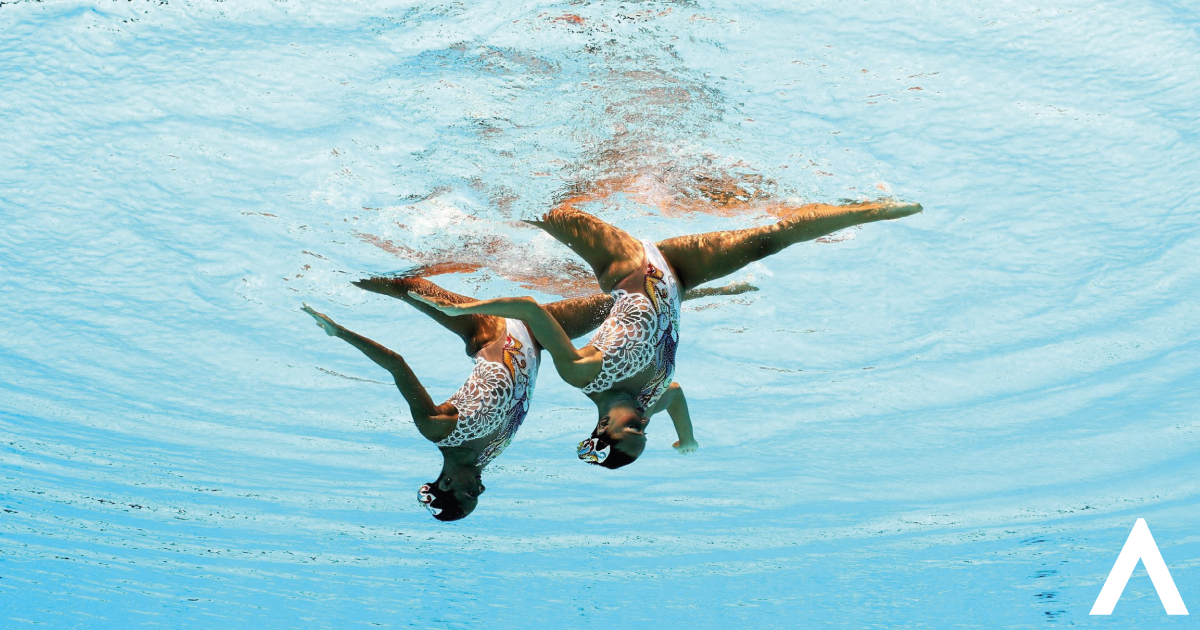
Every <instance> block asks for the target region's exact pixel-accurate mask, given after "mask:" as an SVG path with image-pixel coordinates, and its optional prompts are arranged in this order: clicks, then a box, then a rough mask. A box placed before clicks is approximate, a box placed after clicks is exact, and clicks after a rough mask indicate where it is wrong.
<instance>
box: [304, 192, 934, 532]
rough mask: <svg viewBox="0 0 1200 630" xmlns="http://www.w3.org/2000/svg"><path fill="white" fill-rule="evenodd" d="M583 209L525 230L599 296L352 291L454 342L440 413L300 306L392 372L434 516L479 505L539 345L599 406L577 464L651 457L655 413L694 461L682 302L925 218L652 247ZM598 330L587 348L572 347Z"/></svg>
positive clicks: (381, 287) (867, 218)
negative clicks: (584, 267)
mask: <svg viewBox="0 0 1200 630" xmlns="http://www.w3.org/2000/svg"><path fill="white" fill-rule="evenodd" d="M589 200H591V199H590V198H589V197H586V196H577V197H572V198H569V199H567V200H565V201H563V202H562V203H560V204H558V205H556V206H555V207H554V209H552V210H551V211H550V212H548V213H547V214H546V215H545V216H544V217H542V219H541V220H538V221H530V223H532V224H533V225H536V226H538V227H540V228H542V229H543V230H545V231H546V232H548V233H549V234H550V235H551V236H553V237H554V238H555V239H557V240H559V241H560V242H562V243H563V244H565V245H566V246H567V247H569V248H571V250H572V251H574V252H575V253H576V254H577V255H579V256H580V257H581V258H583V259H584V261H586V262H587V263H588V264H589V265H590V266H591V268H592V271H593V273H595V275H596V280H597V281H598V282H599V283H600V288H601V289H602V290H603V293H597V294H594V295H591V296H588V297H581V298H572V299H565V300H560V301H557V302H553V303H549V304H539V303H537V302H536V301H535V300H534V299H533V298H530V297H514V298H498V299H493V300H474V299H471V298H469V297H466V296H463V295H458V294H456V293H452V292H450V291H447V290H445V289H442V288H441V287H438V286H437V285H435V284H433V283H432V282H430V281H428V280H426V279H424V278H421V277H373V278H369V279H366V280H359V281H357V282H355V283H354V284H355V285H357V286H359V287H361V288H363V289H366V290H368V291H373V292H376V293H381V294H383V295H388V296H391V297H395V298H399V299H400V300H403V301H404V302H407V303H408V304H410V305H412V306H413V307H415V308H416V309H417V310H419V311H421V312H423V313H425V314H426V315H429V316H430V317H432V318H433V319H434V320H435V321H437V322H438V323H439V324H441V325H442V326H444V327H446V328H447V329H449V330H450V331H451V332H454V333H455V334H457V335H458V336H459V337H460V338H461V339H462V341H463V343H464V344H465V345H466V351H467V354H468V355H469V356H471V357H472V358H474V360H475V368H474V370H473V371H472V372H471V375H470V377H468V379H467V382H466V383H465V384H464V385H463V386H462V387H461V388H459V390H458V391H457V392H455V394H454V395H453V396H451V397H450V399H449V400H447V401H446V402H443V403H441V404H437V403H434V402H433V399H432V398H430V396H429V393H428V392H426V391H425V388H424V387H423V386H422V385H421V382H420V380H418V379H417V376H416V374H414V373H413V371H412V368H410V367H409V365H408V363H406V362H405V361H404V358H403V357H401V356H400V355H399V354H396V353H395V352H393V351H391V350H389V349H387V348H385V347H384V346H382V345H380V344H379V343H376V342H375V341H372V340H370V339H368V338H366V337H363V336H362V335H359V334H357V333H355V332H353V331H350V330H348V329H346V328H345V327H343V326H341V325H339V324H337V323H335V322H334V321H333V320H332V319H330V318H329V317H327V316H325V315H324V314H322V313H318V312H316V311H314V310H313V309H312V308H311V307H309V306H308V305H307V304H306V305H305V306H304V311H305V312H307V313H308V314H309V315H311V316H312V317H313V318H314V319H316V320H317V324H318V325H319V326H320V327H321V328H323V329H324V330H325V332H326V333H327V334H329V335H330V336H333V337H338V338H340V339H342V340H344V341H346V342H347V343H349V344H350V345H352V346H354V347H355V348H358V349H359V350H360V351H362V352H363V354H365V355H367V357H368V358H370V359H371V360H372V361H374V362H375V363H377V364H378V365H379V366H380V367H382V368H384V369H385V370H387V371H388V372H390V373H391V374H392V377H393V378H394V379H395V381H396V387H397V388H398V389H399V390H400V393H401V394H402V395H403V396H404V399H405V400H406V401H407V402H408V405H409V409H410V411H411V413H412V417H413V421H414V422H415V423H416V425H417V430H418V431H419V432H420V433H421V435H422V436H424V437H425V438H426V439H428V440H429V441H431V442H433V443H434V444H435V445H436V446H437V447H438V450H440V451H441V453H442V470H441V473H440V474H439V475H438V477H437V479H436V480H435V481H432V482H430V483H427V484H424V485H422V486H421V488H420V490H419V491H418V493H417V497H418V500H419V501H420V502H421V503H422V504H423V505H424V506H425V507H426V508H428V509H429V510H430V512H432V513H433V515H434V518H436V519H438V520H441V521H453V520H458V519H460V518H463V517H465V516H467V515H468V514H470V513H471V512H472V511H473V510H474V509H475V507H476V505H478V501H479V495H481V494H483V491H484V485H483V481H482V474H483V469H484V467H486V466H487V465H488V464H489V463H490V462H491V461H492V460H493V459H495V458H496V456H497V455H499V454H500V452H501V451H503V450H504V448H505V447H507V446H508V444H509V443H510V442H511V441H512V438H513V435H514V434H515V433H516V431H517V429H518V428H519V427H520V426H521V422H522V421H523V420H524V419H525V416H526V415H527V414H528V413H529V404H530V399H531V397H532V395H533V386H534V382H535V381H536V380H537V372H538V365H539V362H540V359H541V350H542V349H545V350H546V351H547V352H549V353H550V357H551V359H552V360H553V363H554V367H555V369H556V370H557V372H558V374H559V376H560V377H561V378H562V379H563V380H564V381H566V382H567V383H568V384H570V385H572V386H575V387H577V388H579V389H581V390H582V391H583V393H584V394H585V395H587V397H588V398H590V399H591V400H592V402H593V403H595V405H596V410H597V413H598V417H599V420H598V421H597V422H596V426H595V428H593V429H592V432H591V435H590V436H588V438H587V439H585V440H583V441H582V442H580V443H579V447H578V451H577V454H578V457H579V459H581V460H583V461H585V462H588V463H591V464H596V465H599V466H603V467H605V468H613V469H615V468H620V467H622V466H625V465H627V464H630V463H632V462H633V461H635V460H636V459H637V458H638V457H639V456H640V455H641V454H642V451H643V450H644V449H645V448H646V426H647V425H648V424H649V423H650V418H651V417H652V416H654V415H655V414H657V413H659V412H661V411H666V412H667V415H668V416H669V417H670V418H671V422H672V423H673V424H674V426H675V432H676V435H677V436H678V440H677V441H676V442H675V444H674V448H675V449H676V450H677V451H679V452H680V453H682V454H687V453H691V452H693V451H695V450H696V449H697V448H699V445H698V444H697V442H696V438H695V436H694V434H693V431H692V420H691V416H690V414H689V412H688V404H687V399H686V398H685V397H684V394H683V388H682V387H680V386H679V383H676V382H675V381H674V374H675V352H676V348H677V347H678V343H679V313H680V303H681V301H682V298H683V295H684V293H686V292H688V291H689V290H690V289H694V288H695V287H698V286H699V285H701V284H704V283H706V282H710V281H712V280H716V279H717V278H721V277H723V276H727V275H729V274H731V273H734V272H736V271H737V270H739V269H741V268H742V267H744V266H746V265H747V264H749V263H751V262H754V261H756V260H760V259H762V258H765V257H767V256H770V255H771V254H775V253H777V252H779V251H782V250H783V249H784V248H786V247H788V246H789V245H793V244H795V243H800V242H803V241H808V240H813V239H816V238H819V237H821V236H825V235H827V234H830V233H832V232H836V231H838V230H841V229H845V228H848V227H851V226H854V225H858V224H862V223H869V222H872V221H881V220H886V219H899V218H902V217H906V216H909V215H912V214H915V213H917V212H920V211H921V206H920V205H919V204H906V203H899V202H896V201H893V200H890V199H883V200H878V201H874V202H859V203H850V204H845V205H826V204H808V205H803V206H798V207H793V208H788V209H787V210H786V213H784V214H785V218H783V219H781V220H779V221H778V222H776V223H774V224H772V225H768V226H764V227H758V228H751V229H744V230H728V231H720V232H709V233H705V234H693V235H689V236H679V237H675V238H670V239H667V240H664V241H660V242H658V243H652V242H650V241H647V240H641V241H639V240H638V239H636V238H634V237H633V236H630V235H629V234H628V233H626V232H625V231H623V230H621V229H619V228H617V227H615V226H612V225H609V224H608V223H605V222H604V221H601V220H600V219H598V218H596V217H594V216H592V215H590V214H587V213H585V212H583V211H581V210H579V209H578V208H577V207H576V206H578V205H581V204H582V203H584V202H586V201H589ZM597 327H599V330H598V331H597V332H596V334H595V335H594V336H593V337H592V340H591V341H590V342H588V343H587V344H586V345H584V346H583V347H582V348H577V347H576V346H575V344H574V343H573V342H572V339H575V338H578V337H581V336H583V335H585V334H587V333H588V332H590V331H592V330H594V329H596V328H597Z"/></svg>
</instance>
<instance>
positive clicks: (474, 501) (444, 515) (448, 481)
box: [417, 468, 487, 521]
mask: <svg viewBox="0 0 1200 630" xmlns="http://www.w3.org/2000/svg"><path fill="white" fill-rule="evenodd" d="M486 489H487V488H484V487H483V480H482V479H481V478H480V474H479V472H478V471H477V470H475V469H472V468H459V469H456V470H453V471H450V472H447V471H445V470H443V471H442V474H441V475H439V476H438V478H437V481H433V482H430V483H427V484H425V485H423V486H421V489H420V490H418V491H417V501H419V502H420V503H421V505H423V506H425V508H426V509H428V510H429V512H430V513H432V514H433V518H436V519H437V520H439V521H457V520H458V519H460V518H466V517H467V515H468V514H470V513H471V512H474V511H475V507H476V506H477V505H479V495H481V494H483V492H484V490H486Z"/></svg>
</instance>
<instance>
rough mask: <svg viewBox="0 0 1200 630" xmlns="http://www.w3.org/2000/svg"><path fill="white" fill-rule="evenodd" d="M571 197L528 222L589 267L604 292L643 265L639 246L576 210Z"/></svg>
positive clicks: (599, 221)
mask: <svg viewBox="0 0 1200 630" xmlns="http://www.w3.org/2000/svg"><path fill="white" fill-rule="evenodd" d="M581 200H586V199H583V198H572V199H568V200H566V201H564V202H563V203H561V204H559V205H558V206H557V207H555V208H554V209H553V210H551V211H550V212H547V213H546V215H545V216H544V217H542V218H541V219H540V220H538V221H529V223H532V224H533V225H536V226H538V227H540V228H542V229H543V230H546V231H547V232H549V233H550V235H551V236H553V237H554V238H556V239H558V240H559V241H560V242H562V243H563V244H564V245H566V246H567V247H570V248H571V250H572V251H574V252H575V253H576V254H578V255H579V256H580V257H581V258H583V259H584V261H586V262H587V264H589V265H591V267H592V273H594V274H596V280H597V281H599V282H600V289H601V290H602V291H604V292H605V293H608V292H609V291H611V290H612V288H613V285H615V284H616V283H618V282H620V281H621V280H624V279H625V277H626V276H628V275H629V274H631V273H633V272H634V271H636V270H637V269H638V268H639V267H640V266H641V264H642V244H641V242H640V241H638V240H637V239H636V238H633V237H632V236H630V235H629V234H628V233H627V232H625V231H624V230H622V229H620V228H617V227H614V226H612V225H609V224H608V223H605V222H604V221H601V220H600V219H597V218H596V217H594V216H592V215H590V214H588V213H586V212H583V211H581V210H576V209H575V207H574V205H573V204H574V203H576V202H578V201H581Z"/></svg>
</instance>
